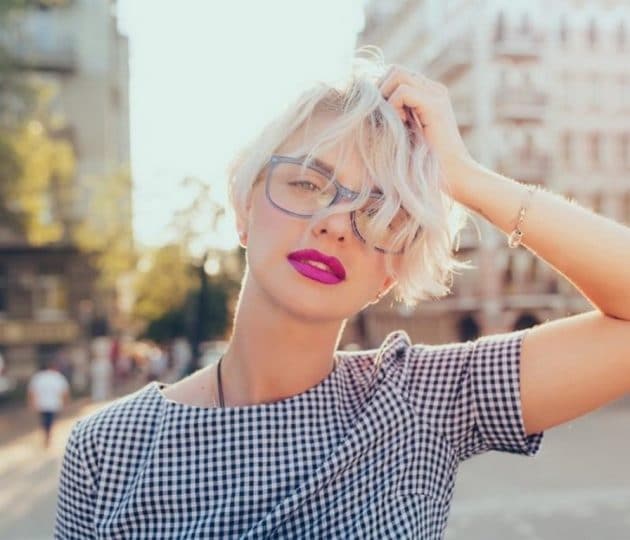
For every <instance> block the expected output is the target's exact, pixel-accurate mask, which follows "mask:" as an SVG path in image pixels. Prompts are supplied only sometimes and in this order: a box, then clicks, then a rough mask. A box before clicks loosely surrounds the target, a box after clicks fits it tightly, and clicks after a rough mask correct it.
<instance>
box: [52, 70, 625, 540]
mask: <svg viewBox="0 0 630 540" xmlns="http://www.w3.org/2000/svg"><path fill="white" fill-rule="evenodd" d="M358 60H360V59H358ZM230 195H231V202H232V204H233V206H234V209H235V212H236V216H237V226H238V231H239V235H240V241H241V245H242V246H244V247H246V249H247V271H246V273H245V276H244V278H243V283H242V289H241V293H240V297H239V302H238V307H237V310H236V314H235V320H234V329H233V334H232V337H231V340H230V344H229V347H228V349H227V352H226V354H225V355H224V356H223V357H222V358H221V359H220V360H219V361H218V362H217V363H216V364H213V365H211V366H209V367H207V368H204V369H201V370H199V371H197V372H195V373H193V374H192V375H190V376H189V377H187V378H185V379H183V380H181V381H179V382H177V383H175V384H170V385H167V384H163V383H159V382H157V381H154V382H152V383H150V384H148V385H147V386H145V387H144V388H143V389H141V390H139V391H138V392H136V393H135V394H133V395H131V396H129V397H127V398H126V399H123V400H119V401H117V402H115V403H114V404H112V405H110V406H109V407H107V408H105V409H103V410H101V411H99V412H97V413H95V414H93V415H91V416H88V417H85V418H83V419H81V420H79V421H78V422H77V424H76V425H75V427H74V429H73V431H72V434H71V436H70V439H69V441H68V445H67V449H66V454H65V458H64V462H63V468H62V475H61V483H60V491H59V506H58V514H57V523H56V536H57V538H390V537H394V536H396V537H398V538H425V539H426V538H441V537H442V535H443V533H444V529H445V526H446V520H447V515H448V511H449V506H450V501H451V497H452V494H453V489H454V480H455V476H456V472H457V467H458V464H459V463H460V462H461V461H463V460H465V459H467V458H469V457H472V456H474V455H476V454H480V453H482V452H486V451H489V450H498V451H505V452H512V453H518V454H523V455H529V456H532V455H534V454H536V453H537V452H538V450H539V448H540V444H541V441H542V437H543V431H544V430H546V429H548V428H551V427H553V426H556V425H558V424H561V423H563V422H566V421H568V420H570V419H573V418H575V417H577V416H580V415H582V414H585V413H586V412H588V411H590V410H593V409H595V408H597V407H599V406H601V405H603V404H605V403H607V402H609V401H612V400H613V399H615V398H617V397H619V396H621V395H622V394H624V393H625V392H627V391H628V388H629V387H630V362H628V357H629V356H630V340H629V339H628V336H630V322H628V321H629V320H630V282H629V281H628V280H627V272H628V268H630V250H628V246H629V245H630V230H628V228H626V227H623V226H622V225H620V224H617V223H614V222H611V221H609V220H607V219H605V218H602V217H600V216H597V215H595V214H593V213H591V212H589V211H587V210H585V209H582V208H580V207H578V206H577V205H575V204H571V203H569V202H567V201H566V200H564V199H563V198H562V197H559V196H557V195H553V194H552V193H549V192H546V191H543V190H538V191H536V193H534V194H532V193H531V192H529V191H528V188H527V186H525V185H522V184H520V183H518V182H515V181H513V180H511V179H509V178H505V177H503V176H500V175H499V174H496V173H494V172H492V171H489V170H487V169H485V168H484V167H482V166H481V165H480V164H478V163H476V162H475V161H474V159H472V157H471V156H470V154H469V153H468V151H467V150H466V148H465V146H464V144H463V142H462V139H461V138H460V135H459V132H458V129H457V125H456V122H455V118H454V114H453V110H452V107H451V103H450V99H449V95H448V92H447V90H446V88H445V87H444V86H442V85H441V84H439V83H437V82H434V81H431V80H429V79H427V78H426V77H424V76H422V75H421V74H417V73H413V72H411V71H409V70H407V69H405V68H403V67H402V66H396V65H394V66H391V67H390V68H389V69H388V70H387V71H386V72H385V70H384V68H383V63H382V59H381V61H380V62H371V61H368V60H365V61H358V62H357V63H356V69H355V71H354V73H353V74H352V77H350V79H349V80H348V82H347V84H346V85H343V86H339V87H337V88H329V87H327V86H326V85H324V84H321V85H318V86H316V87H314V88H312V89H310V90H309V91H307V92H305V93H304V94H303V95H302V96H301V97H300V98H299V99H298V101H297V102H296V103H294V104H292V106H290V107H288V108H287V110H286V112H285V113H284V114H283V115H282V116H281V117H280V118H278V119H277V120H275V121H274V122H272V123H271V124H270V125H269V126H268V127H267V128H266V129H265V130H264V131H263V132H262V133H261V134H260V136H259V137H258V138H257V139H256V140H255V141H253V142H252V143H251V144H250V145H249V146H248V147H247V148H245V149H244V150H243V151H242V152H241V153H240V155H239V156H238V157H237V158H236V159H235V161H234V163H233V165H232V167H231V170H230ZM466 207H467V208H470V209H472V210H474V211H476V212H478V213H480V214H481V215H483V216H484V217H485V218H486V219H488V220H489V221H490V222H492V223H493V224H494V225H496V226H497V227H499V228H500V229H501V230H502V231H504V232H505V233H506V234H509V235H511V236H510V242H511V245H513V246H515V247H516V246H518V244H519V241H520V242H522V243H523V244H524V245H525V246H527V248H528V249H530V250H531V251H533V252H536V253H537V254H538V255H539V256H540V257H542V258H544V259H545V260H546V261H547V262H548V263H549V264H551V265H553V266H554V267H555V268H556V269H557V271H558V272H560V273H562V274H563V275H564V276H565V277H566V278H567V279H569V280H570V281H571V282H572V283H573V284H574V285H575V286H576V287H578V288H579V289H580V290H581V291H582V292H583V293H584V295H585V296H586V297H587V298H588V299H589V300H590V301H591V302H592V303H593V304H594V306H595V307H596V308H597V309H596V310H594V311H591V312H589V313H584V314H580V315H577V316H573V317H568V318H565V319H561V320H557V321H553V322H548V323H545V324H541V325H538V326H536V327H534V328H530V329H527V330H519V331H515V332H511V333H505V334H498V335H491V336H485V337H482V338H479V339H477V340H475V341H468V342H465V343H451V344H446V345H425V344H412V343H410V341H409V338H408V336H407V334H406V333H405V332H402V331H397V332H393V333H391V334H390V335H388V336H387V337H386V338H385V340H384V341H383V343H382V344H381V346H380V347H379V348H378V349H374V350H363V351H344V352H342V351H337V345H338V342H339V338H340V335H341V332H342V331H343V328H344V325H345V322H346V320H347V319H348V318H349V317H352V316H353V315H355V314H356V313H357V312H359V311H360V310H361V309H363V308H364V307H366V306H367V305H369V304H372V303H375V302H377V301H378V300H379V299H380V298H381V297H383V296H384V295H385V294H387V293H388V292H389V291H391V290H393V291H394V293H395V296H396V298H397V299H398V300H399V301H403V302H405V303H407V304H410V305H414V304H415V303H417V302H418V301H419V300H422V299H425V298H428V297H440V296H444V295H445V294H447V293H448V292H449V285H450V280H451V277H452V273H453V272H454V271H455V270H457V269H461V268H466V267H468V266H467V265H465V264H464V263H461V262H458V261H457V260H456V259H455V257H454V255H453V253H452V246H453V240H454V237H455V236H456V234H457V233H458V232H459V231H460V230H461V228H462V227H463V226H464V224H465V220H464V219H463V218H465V217H466V214H465V212H464V211H463V210H464V208H466ZM515 225H516V226H515Z"/></svg>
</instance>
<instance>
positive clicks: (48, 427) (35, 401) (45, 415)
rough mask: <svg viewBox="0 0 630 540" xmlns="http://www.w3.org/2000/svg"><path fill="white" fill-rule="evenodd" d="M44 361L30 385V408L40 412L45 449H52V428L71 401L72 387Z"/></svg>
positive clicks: (47, 361) (48, 362)
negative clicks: (58, 414) (59, 413)
mask: <svg viewBox="0 0 630 540" xmlns="http://www.w3.org/2000/svg"><path fill="white" fill-rule="evenodd" d="M49 364H50V360H43V361H42V362H41V363H40V367H39V370H38V371H37V373H35V375H33V376H32V377H31V379H30V381H29V383H28V403H29V406H30V407H31V408H32V409H33V410H35V411H37V412H39V415H40V421H41V425H42V428H43V430H44V447H45V448H49V447H50V440H51V433H52V426H53V423H54V421H55V417H56V416H57V413H58V412H59V411H60V410H61V409H62V408H63V406H64V405H65V404H67V403H68V402H69V401H70V385H69V384H68V381H67V380H66V378H65V377H64V376H63V375H62V374H61V373H59V371H57V370H56V369H53V367H52V366H50V365H49Z"/></svg>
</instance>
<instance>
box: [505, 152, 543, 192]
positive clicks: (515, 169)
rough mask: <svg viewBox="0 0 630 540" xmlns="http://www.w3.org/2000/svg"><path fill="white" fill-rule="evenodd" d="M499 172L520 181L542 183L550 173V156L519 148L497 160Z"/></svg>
mask: <svg viewBox="0 0 630 540" xmlns="http://www.w3.org/2000/svg"><path fill="white" fill-rule="evenodd" d="M498 169H499V172H500V173H501V174H504V175H506V176H509V177H510V178H514V179H515V180H519V181H522V182H529V183H536V184H544V183H545V182H546V181H547V179H548V178H549V175H550V173H551V156H549V155H548V154H546V153H544V152H542V151H540V150H532V149H529V148H520V149H518V150H516V151H515V152H514V153H512V154H510V155H508V156H506V157H505V158H503V159H500V160H499V163H498Z"/></svg>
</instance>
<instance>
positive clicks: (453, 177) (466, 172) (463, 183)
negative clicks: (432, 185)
mask: <svg viewBox="0 0 630 540" xmlns="http://www.w3.org/2000/svg"><path fill="white" fill-rule="evenodd" d="M481 168H482V166H481V165H480V164H479V163H478V162H476V161H475V160H474V159H473V158H471V157H463V158H459V159H456V160H454V161H453V162H451V163H450V164H449V166H448V167H445V168H444V169H443V177H444V182H445V183H446V186H447V190H448V193H449V194H450V195H451V197H453V198H454V199H456V200H458V201H459V199H460V198H461V197H462V196H464V194H465V193H466V190H467V189H468V188H469V186H470V185H471V184H472V183H474V182H473V178H474V176H475V173H478V172H479V171H480V169H481Z"/></svg>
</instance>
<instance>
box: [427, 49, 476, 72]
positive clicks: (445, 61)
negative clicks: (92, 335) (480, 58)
mask: <svg viewBox="0 0 630 540" xmlns="http://www.w3.org/2000/svg"><path fill="white" fill-rule="evenodd" d="M472 58H473V57H472V47H471V44H470V43H469V42H468V41H467V40H458V41H453V42H451V43H448V44H447V45H446V46H445V47H444V48H443V49H442V50H441V51H440V52H439V53H438V54H437V55H436V56H435V58H434V59H433V60H432V61H431V62H429V65H428V66H427V73H428V74H430V76H431V77H432V78H436V79H440V80H442V81H451V80H453V79H455V78H457V77H458V76H459V75H460V74H461V73H463V72H464V71H465V70H467V69H468V68H469V67H470V65H471V64H472Z"/></svg>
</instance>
